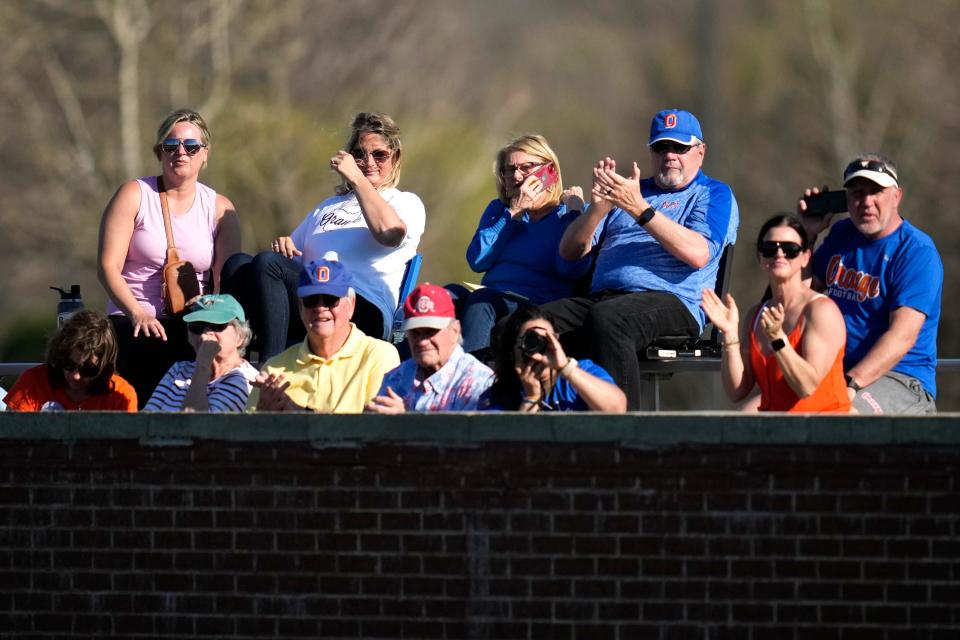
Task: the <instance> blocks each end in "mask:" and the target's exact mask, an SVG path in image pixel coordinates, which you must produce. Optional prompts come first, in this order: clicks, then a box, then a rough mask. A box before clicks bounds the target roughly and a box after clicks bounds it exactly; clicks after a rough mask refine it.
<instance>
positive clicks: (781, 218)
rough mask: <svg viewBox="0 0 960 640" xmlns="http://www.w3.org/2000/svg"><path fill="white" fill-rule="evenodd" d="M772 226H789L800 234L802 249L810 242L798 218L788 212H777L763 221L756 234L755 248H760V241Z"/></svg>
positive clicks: (805, 248)
mask: <svg viewBox="0 0 960 640" xmlns="http://www.w3.org/2000/svg"><path fill="white" fill-rule="evenodd" d="M774 227H790V228H791V229H793V230H794V231H796V232H797V235H798V236H800V248H801V249H803V250H804V251H806V250H807V247H808V245H809V244H810V240H809V238H807V230H806V229H804V228H803V223H802V222H800V218H798V217H797V216H795V215H792V214H789V213H778V214H776V215H775V216H773V217H772V218H770V219H769V220H767V221H766V222H764V223H763V226H762V227H760V233H758V234H757V249H759V248H760V243H761V242H763V238H764V236H766V235H767V232H768V231H770V229H773V228H774Z"/></svg>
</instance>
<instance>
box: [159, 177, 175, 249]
mask: <svg viewBox="0 0 960 640" xmlns="http://www.w3.org/2000/svg"><path fill="white" fill-rule="evenodd" d="M157 193H158V194H159V195H160V209H161V210H162V211H163V230H164V231H165V232H166V234H167V262H168V263H170V262H176V261H178V260H180V255H179V254H178V253H177V245H176V243H175V242H174V240H173V224H172V223H171V222H170V205H169V203H168V202H167V189H166V187H165V186H164V184H163V176H157Z"/></svg>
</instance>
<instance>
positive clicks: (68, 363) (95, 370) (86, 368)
mask: <svg viewBox="0 0 960 640" xmlns="http://www.w3.org/2000/svg"><path fill="white" fill-rule="evenodd" d="M57 366H58V367H60V368H61V369H63V370H64V371H65V372H67V373H73V372H74V371H76V372H77V373H79V374H80V376H81V377H83V378H92V377H94V376H96V375H97V374H99V373H100V365H97V364H93V363H92V362H85V363H83V364H77V363H76V362H74V361H73V360H72V359H70V358H65V359H63V360H60V361H59V362H58V363H57Z"/></svg>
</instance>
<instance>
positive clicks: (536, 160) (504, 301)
mask: <svg viewBox="0 0 960 640" xmlns="http://www.w3.org/2000/svg"><path fill="white" fill-rule="evenodd" d="M493 170H494V175H495V176H496V180H497V195H498V196H499V197H498V198H497V199H496V200H493V201H492V202H491V203H490V204H489V205H487V208H486V210H485V211H484V212H483V215H482V216H481V218H480V224H479V226H478V227H477V232H476V233H475V234H474V235H473V240H471V241H470V246H469V247H468V248H467V263H468V264H469V265H470V268H471V269H473V270H474V271H476V272H477V273H484V276H483V279H482V280H481V281H480V282H481V284H482V285H483V288H481V289H477V290H476V291H473V292H472V293H468V292H467V291H466V289H464V288H461V287H458V286H455V287H453V288H452V289H453V291H454V293H455V295H457V297H458V308H459V316H460V322H461V325H462V328H463V348H464V350H465V351H467V352H476V351H479V350H483V349H485V348H486V347H488V345H489V344H490V331H491V329H493V327H494V325H495V324H496V323H497V321H498V320H499V319H501V318H503V317H505V316H507V315H509V314H510V313H512V312H513V311H515V310H516V309H517V306H518V305H519V304H520V303H521V302H532V303H536V304H542V303H545V302H550V301H551V300H557V299H558V298H565V297H568V296H570V295H571V294H572V293H573V285H574V283H575V281H576V280H577V278H579V277H580V276H582V275H584V274H585V273H586V272H587V271H588V269H589V266H590V257H587V258H584V259H582V260H579V261H577V262H568V261H566V260H564V259H563V258H561V257H560V255H559V253H558V252H557V247H558V246H559V245H560V238H561V237H562V236H563V232H564V231H565V230H566V228H567V226H568V225H569V224H570V223H571V222H573V220H575V219H576V218H577V216H579V215H580V214H581V213H582V211H583V206H584V201H583V190H582V189H581V188H580V187H571V188H569V189H567V190H564V189H563V180H562V177H561V174H560V162H559V160H558V159H557V155H556V153H554V151H553V149H551V148H550V145H549V144H547V141H546V139H545V138H544V137H543V136H541V135H523V136H520V137H519V138H517V139H516V140H514V141H512V142H511V143H510V144H508V145H507V146H505V147H504V148H502V149H500V151H499V152H498V153H497V157H496V160H495V162H494V166H493Z"/></svg>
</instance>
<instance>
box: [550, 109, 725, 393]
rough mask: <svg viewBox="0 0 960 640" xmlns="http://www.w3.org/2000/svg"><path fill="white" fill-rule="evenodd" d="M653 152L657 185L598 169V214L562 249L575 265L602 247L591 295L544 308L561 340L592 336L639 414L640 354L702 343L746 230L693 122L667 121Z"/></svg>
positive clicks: (571, 231)
mask: <svg viewBox="0 0 960 640" xmlns="http://www.w3.org/2000/svg"><path fill="white" fill-rule="evenodd" d="M647 146H648V148H649V150H650V161H651V168H652V171H651V173H652V176H651V177H649V178H642V179H641V172H640V168H639V167H638V165H637V163H636V162H633V166H632V168H631V169H628V170H627V171H626V173H627V174H628V175H625V176H622V175H619V174H618V173H617V165H616V162H615V161H614V160H613V159H612V158H604V159H603V160H600V161H599V162H597V164H596V166H594V169H593V189H592V193H591V196H592V197H591V203H590V207H589V209H587V210H586V211H585V212H584V213H583V215H581V216H580V217H579V218H577V220H575V221H574V222H573V223H571V224H570V226H569V227H567V230H566V232H564V235H563V238H562V239H561V241H560V256H561V257H562V258H563V259H565V260H571V261H572V260H579V259H581V258H583V257H584V256H586V255H587V254H588V253H590V252H591V251H594V248H595V247H596V254H597V258H596V266H595V268H594V272H593V280H592V281H591V283H590V292H589V293H588V294H587V295H585V296H578V297H574V298H564V299H562V300H556V301H554V302H551V303H548V304H546V305H544V306H543V309H544V311H546V312H548V313H549V314H550V315H551V316H552V317H553V321H554V326H555V327H556V329H557V332H558V333H561V334H564V333H567V332H569V331H573V330H578V329H581V328H582V330H584V331H585V332H586V334H587V335H588V337H589V340H590V344H591V348H590V356H591V358H592V359H594V360H595V361H596V362H597V363H598V364H600V365H601V366H602V367H603V368H604V369H606V370H607V371H608V372H609V373H610V375H612V376H613V379H614V380H616V381H617V384H618V385H619V386H620V388H621V389H623V391H624V393H625V394H626V396H627V408H628V409H630V410H636V409H638V408H639V405H640V390H639V387H640V365H639V363H638V362H637V355H636V354H637V351H639V350H641V349H645V348H646V347H647V346H648V345H649V344H650V343H651V342H653V340H654V339H656V338H657V337H659V336H663V335H688V336H690V337H696V336H698V335H700V332H701V331H702V330H703V324H704V314H703V310H702V309H701V308H700V292H701V290H703V289H704V288H710V289H712V288H713V287H714V284H715V283H716V279H717V267H718V264H719V262H720V257H721V255H722V254H723V249H724V247H726V246H727V245H728V244H732V243H733V242H735V241H736V239H737V227H738V225H739V220H740V218H739V211H738V208H737V201H736V199H735V198H734V197H733V191H732V190H731V189H730V187H729V186H727V185H726V184H724V183H723V182H720V181H719V180H714V179H713V178H711V177H709V176H707V175H706V174H704V173H703V171H701V167H702V166H703V159H704V156H705V154H706V144H705V143H704V141H703V132H702V131H701V129H700V123H699V122H698V121H697V118H696V117H695V116H694V115H693V114H692V113H690V112H689V111H683V110H681V109H667V110H664V111H661V112H660V113H658V114H657V115H656V116H654V118H653V122H652V123H651V124H650V137H649V139H648V140H647Z"/></svg>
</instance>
